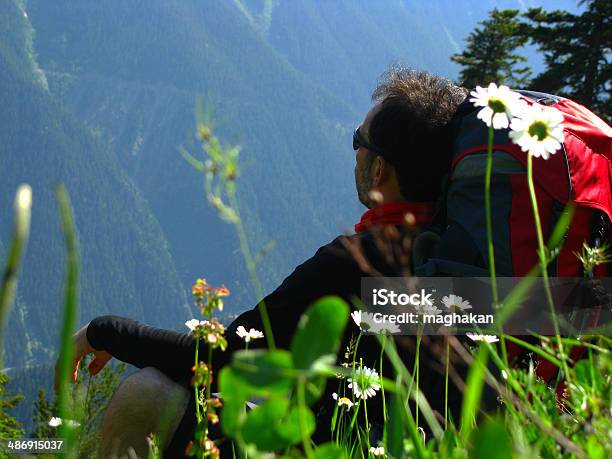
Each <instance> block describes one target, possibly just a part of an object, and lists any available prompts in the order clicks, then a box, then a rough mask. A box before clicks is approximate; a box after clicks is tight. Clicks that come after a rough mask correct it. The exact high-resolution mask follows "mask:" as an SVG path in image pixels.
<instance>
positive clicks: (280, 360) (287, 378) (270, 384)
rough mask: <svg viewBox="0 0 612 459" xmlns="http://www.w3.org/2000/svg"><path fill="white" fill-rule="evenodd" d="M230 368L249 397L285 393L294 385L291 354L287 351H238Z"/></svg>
mask: <svg viewBox="0 0 612 459" xmlns="http://www.w3.org/2000/svg"><path fill="white" fill-rule="evenodd" d="M231 367H232V370H233V371H234V375H235V376H236V378H238V379H240V380H241V382H242V384H243V385H244V386H246V387H248V388H249V390H250V391H251V394H250V395H267V394H270V393H286V392H288V391H289V390H291V389H292V388H293V386H294V384H295V377H294V372H293V366H292V360H291V354H290V353H289V352H287V351H280V350H277V351H264V350H249V351H239V352H236V353H234V360H233V362H232V365H231Z"/></svg>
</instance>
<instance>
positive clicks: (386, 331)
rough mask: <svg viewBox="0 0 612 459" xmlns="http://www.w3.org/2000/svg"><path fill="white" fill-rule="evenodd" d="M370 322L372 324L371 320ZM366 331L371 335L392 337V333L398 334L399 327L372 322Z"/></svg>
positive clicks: (389, 323)
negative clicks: (377, 334)
mask: <svg viewBox="0 0 612 459" xmlns="http://www.w3.org/2000/svg"><path fill="white" fill-rule="evenodd" d="M372 322H374V320H373V319H372ZM368 331H369V332H372V333H379V334H381V335H392V334H394V333H399V332H400V327H399V325H397V324H392V323H391V322H383V323H376V322H374V323H373V325H372V326H371V327H370V329H369V330H368Z"/></svg>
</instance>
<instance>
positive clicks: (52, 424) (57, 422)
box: [49, 416, 81, 429]
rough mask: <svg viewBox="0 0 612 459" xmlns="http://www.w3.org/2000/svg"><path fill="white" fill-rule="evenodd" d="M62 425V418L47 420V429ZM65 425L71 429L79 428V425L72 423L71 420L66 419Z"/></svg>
mask: <svg viewBox="0 0 612 459" xmlns="http://www.w3.org/2000/svg"><path fill="white" fill-rule="evenodd" d="M63 423H64V421H63V420H62V418H57V417H55V416H54V417H52V418H51V419H49V427H59V426H61V425H62V424H63ZM66 425H67V426H68V427H70V428H71V429H74V428H76V427H79V426H80V425H81V424H80V423H79V422H76V421H73V420H72V419H66Z"/></svg>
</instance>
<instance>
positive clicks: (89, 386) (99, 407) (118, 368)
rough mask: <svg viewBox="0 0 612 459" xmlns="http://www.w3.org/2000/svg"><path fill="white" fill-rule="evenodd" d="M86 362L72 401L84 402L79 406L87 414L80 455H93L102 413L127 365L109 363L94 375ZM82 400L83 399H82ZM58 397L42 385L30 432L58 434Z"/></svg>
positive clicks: (45, 435) (38, 435)
mask: <svg viewBox="0 0 612 459" xmlns="http://www.w3.org/2000/svg"><path fill="white" fill-rule="evenodd" d="M88 363H89V362H87V361H84V362H82V365H81V367H80V368H81V369H80V372H79V379H78V383H77V384H76V385H75V386H72V391H71V404H72V405H74V404H75V403H80V404H81V405H82V406H81V407H80V408H79V410H75V412H76V411H82V413H83V416H82V420H81V421H79V422H82V425H81V427H80V429H79V436H80V441H79V443H78V449H79V457H83V458H87V457H93V456H94V454H95V451H96V448H97V446H98V430H99V427H100V421H101V420H102V415H103V414H104V411H105V410H106V407H107V406H108V403H109V402H110V399H111V397H112V395H113V393H114V392H115V390H116V389H117V387H119V383H120V382H121V379H122V376H123V373H124V372H125V370H126V365H125V364H123V363H120V364H117V365H107V366H106V367H105V368H104V369H103V370H102V371H101V372H100V373H99V374H98V375H96V376H95V377H90V376H89V374H88V373H87V364H88ZM79 401H80V402H79ZM57 413H58V410H57V402H56V399H55V398H53V400H49V399H48V398H47V395H46V393H45V390H44V389H39V391H38V399H37V400H36V402H35V405H34V413H33V427H32V431H31V433H30V437H32V438H53V437H57V433H58V429H57V428H55V427H51V426H49V420H50V419H51V418H52V417H55V416H57Z"/></svg>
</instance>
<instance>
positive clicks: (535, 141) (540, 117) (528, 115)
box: [510, 104, 563, 159]
mask: <svg viewBox="0 0 612 459" xmlns="http://www.w3.org/2000/svg"><path fill="white" fill-rule="evenodd" d="M510 129H511V131H510V138H511V139H512V141H513V142H514V143H515V144H517V145H518V146H519V147H521V150H523V151H526V152H529V154H531V155H532V156H534V157H536V158H537V157H539V156H541V157H542V158H544V159H548V157H549V156H550V155H551V154H553V153H555V152H556V151H557V150H558V149H560V148H561V143H562V142H563V114H562V113H561V112H560V111H559V110H557V109H556V108H554V107H545V106H542V105H538V104H533V105H531V106H525V107H524V109H523V110H522V112H521V114H520V117H519V118H514V119H513V120H512V122H511V123H510Z"/></svg>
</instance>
